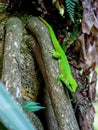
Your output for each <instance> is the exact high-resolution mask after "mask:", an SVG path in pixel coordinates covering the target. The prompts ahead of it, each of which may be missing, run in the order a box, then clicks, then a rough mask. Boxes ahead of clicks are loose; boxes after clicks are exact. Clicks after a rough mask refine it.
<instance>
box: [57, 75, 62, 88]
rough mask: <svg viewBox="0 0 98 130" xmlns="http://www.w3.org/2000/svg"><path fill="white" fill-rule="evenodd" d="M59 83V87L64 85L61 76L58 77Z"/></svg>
mask: <svg viewBox="0 0 98 130" xmlns="http://www.w3.org/2000/svg"><path fill="white" fill-rule="evenodd" d="M57 83H58V85H59V86H61V85H62V81H61V75H58V77H57Z"/></svg>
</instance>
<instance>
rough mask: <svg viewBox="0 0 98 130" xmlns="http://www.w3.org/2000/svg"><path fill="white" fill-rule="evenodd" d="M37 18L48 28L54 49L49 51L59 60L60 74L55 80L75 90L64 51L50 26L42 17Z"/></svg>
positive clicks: (74, 81)
mask: <svg viewBox="0 0 98 130" xmlns="http://www.w3.org/2000/svg"><path fill="white" fill-rule="evenodd" d="M39 19H40V20H41V21H42V22H43V23H44V24H45V25H46V26H47V27H48V29H49V32H50V37H51V40H52V43H53V46H54V49H55V50H52V51H51V53H52V55H53V57H54V58H55V59H57V60H58V62H59V70H60V74H59V75H58V78H57V82H58V83H59V84H61V83H62V82H63V83H64V84H65V85H66V87H67V88H68V89H69V90H70V91H71V92H75V91H76V88H77V82H76V80H75V79H74V78H73V76H72V73H71V69H70V66H69V63H68V60H67V57H66V55H65V52H64V50H63V49H62V47H61V46H60V44H59V42H58V40H57V38H56V36H55V33H54V31H53V29H52V27H51V26H50V25H49V24H48V23H47V22H46V21H45V20H44V19H43V18H41V17H39Z"/></svg>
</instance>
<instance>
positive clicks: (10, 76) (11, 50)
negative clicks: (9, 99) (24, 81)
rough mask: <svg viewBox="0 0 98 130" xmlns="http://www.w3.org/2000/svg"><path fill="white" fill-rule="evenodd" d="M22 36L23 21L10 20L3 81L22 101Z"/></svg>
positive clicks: (6, 38) (8, 22) (7, 26)
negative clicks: (20, 66) (20, 65)
mask: <svg viewBox="0 0 98 130" xmlns="http://www.w3.org/2000/svg"><path fill="white" fill-rule="evenodd" d="M22 34H23V25H22V22H21V20H20V19H18V18H10V19H9V20H8V21H7V24H6V36H5V49H4V58H3V71H2V81H3V82H4V84H5V86H7V89H8V91H10V92H11V94H12V95H13V96H14V97H15V98H16V99H20V97H21V73H20V68H19V61H20V44H21V41H22Z"/></svg>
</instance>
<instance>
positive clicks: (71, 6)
mask: <svg viewBox="0 0 98 130" xmlns="http://www.w3.org/2000/svg"><path fill="white" fill-rule="evenodd" d="M77 1H78V0H65V3H66V8H67V12H68V14H69V17H70V18H71V20H72V22H73V23H74V12H75V6H76V2H77Z"/></svg>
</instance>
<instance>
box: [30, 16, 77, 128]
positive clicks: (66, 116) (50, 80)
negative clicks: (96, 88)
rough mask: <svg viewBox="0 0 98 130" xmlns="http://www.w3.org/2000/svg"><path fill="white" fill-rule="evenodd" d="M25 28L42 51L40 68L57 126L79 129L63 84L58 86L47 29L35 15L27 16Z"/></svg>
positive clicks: (56, 71) (57, 71)
mask: <svg viewBox="0 0 98 130" xmlns="http://www.w3.org/2000/svg"><path fill="white" fill-rule="evenodd" d="M27 28H28V29H29V30H30V31H31V32H32V33H33V34H34V35H35V36H36V38H37V40H38V43H39V44H40V48H41V51H42V56H43V61H44V64H45V65H44V69H43V67H42V65H41V63H40V65H39V66H40V68H41V71H42V74H43V77H44V80H45V86H46V88H47V90H48V92H49V96H50V99H51V103H52V106H53V110H54V113H55V116H56V118H57V123H58V128H59V129H60V130H79V128H78V125H77V121H76V119H75V116H74V112H73V109H72V106H71V102H70V99H69V96H68V93H67V90H64V88H63V86H58V84H57V75H58V74H59V69H58V64H57V61H56V60H54V59H53V58H52V55H51V53H50V50H51V49H53V46H52V43H51V39H50V37H49V32H48V29H47V28H46V27H45V25H44V24H43V23H42V22H41V21H40V20H39V19H38V18H36V17H29V18H28V25H27Z"/></svg>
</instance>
